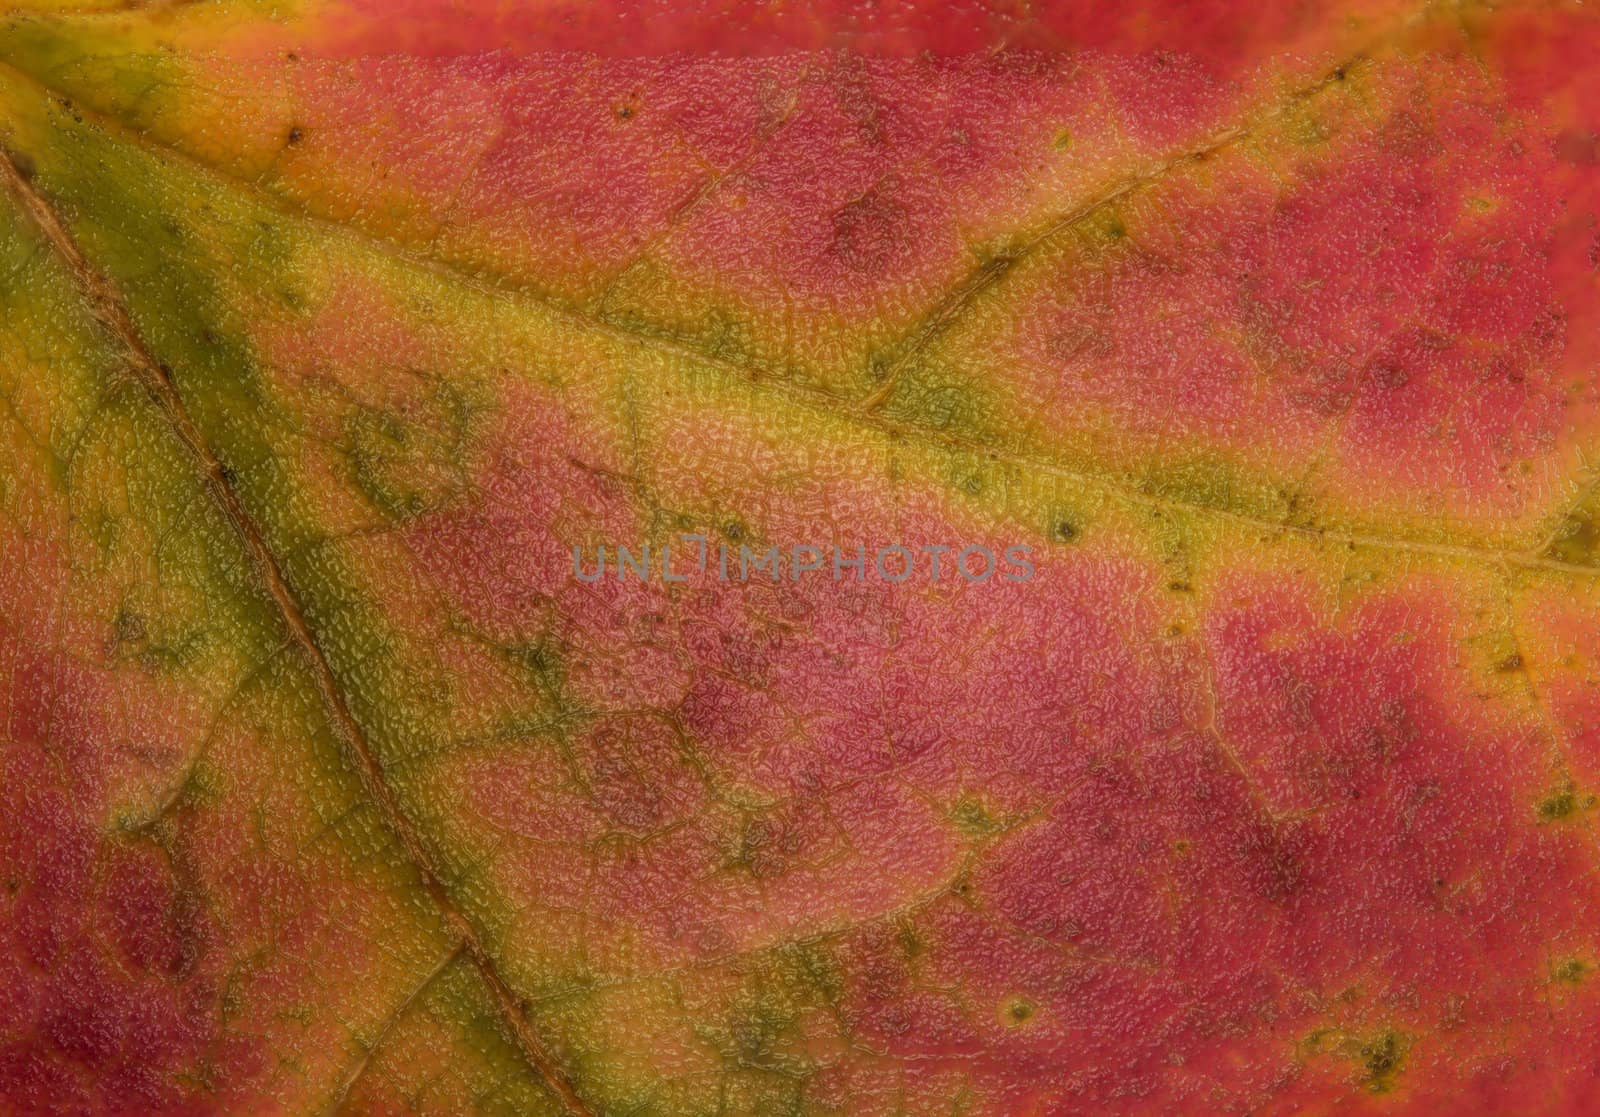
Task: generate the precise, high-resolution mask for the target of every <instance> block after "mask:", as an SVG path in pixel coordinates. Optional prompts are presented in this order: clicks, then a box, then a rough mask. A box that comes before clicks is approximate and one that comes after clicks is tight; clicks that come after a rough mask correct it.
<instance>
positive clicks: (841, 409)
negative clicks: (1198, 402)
mask: <svg viewBox="0 0 1600 1117" xmlns="http://www.w3.org/2000/svg"><path fill="white" fill-rule="evenodd" d="M1371 49H1372V48H1371V47H1370V46H1369V47H1368V48H1367V49H1366V50H1365V51H1363V52H1359V53H1358V54H1357V55H1355V56H1353V57H1354V58H1360V57H1364V56H1366V55H1367V54H1369V53H1370V52H1371ZM1352 64H1353V61H1347V62H1345V63H1344V64H1343V66H1345V67H1348V66H1349V65H1352ZM1339 68H1340V67H1334V68H1333V69H1332V70H1330V71H1329V72H1328V73H1327V74H1325V75H1324V76H1323V77H1321V78H1319V79H1318V80H1317V81H1316V82H1313V83H1309V84H1307V85H1305V86H1303V87H1301V88H1299V89H1296V90H1293V91H1291V92H1290V93H1289V94H1287V95H1285V96H1284V97H1283V98H1281V99H1280V100H1279V101H1278V102H1277V103H1276V104H1277V105H1279V106H1281V105H1284V104H1288V103H1289V102H1291V101H1293V100H1295V99H1297V98H1300V97H1304V96H1309V95H1312V94H1314V93H1315V92H1316V90H1318V89H1320V88H1322V87H1324V86H1325V85H1326V84H1327V83H1328V82H1329V81H1331V80H1334V78H1333V75H1334V74H1336V73H1337V71H1338V69H1339ZM0 71H4V72H6V73H8V74H11V75H13V76H15V77H16V78H17V79H18V80H20V81H23V82H25V83H26V84H28V85H30V86H32V87H34V88H37V89H39V90H41V91H43V92H45V93H46V94H48V95H50V96H53V97H57V98H59V97H63V96H65V94H64V93H63V92H62V91H61V90H59V89H58V88H56V87H55V86H52V85H51V84H49V83H48V82H46V81H44V80H43V79H41V78H39V77H38V76H36V75H34V74H32V73H29V72H27V71H24V70H21V69H18V68H17V67H16V66H14V65H12V64H10V63H6V62H0ZM74 111H76V112H78V113H80V114H82V115H84V116H85V117H88V118H91V119H92V120H93V123H94V125H95V126H96V127H98V128H101V129H103V130H104V131H106V132H107V133H109V134H111V135H112V136H114V137H116V138H119V139H122V140H125V141H127V142H129V143H132V144H134V145H135V146H137V147H139V148H141V149H143V150H145V151H147V152H151V153H153V154H155V155H156V156H157V157H159V158H163V159H168V160H171V161H174V162H177V163H179V164H181V165H183V166H184V167H186V168H188V169H189V170H191V171H192V172H195V173H198V174H202V175H205V176H207V177H209V178H212V179H213V180H216V181H218V182H219V183H220V184H222V185H224V186H225V187H227V188H230V189H232V190H234V191H236V192H238V193H240V194H242V195H244V196H245V197H247V198H248V199H250V200H251V202H253V203H254V204H257V205H261V206H263V207H266V208H269V209H271V210H273V211H274V212H276V213H279V214H282V215H283V216H285V217H286V218H289V219H292V220H295V221H300V222H303V223H305V224H306V225H309V226H311V227H313V228H316V229H319V230H323V231H325V232H327V233H329V234H330V235H333V236H339V237H344V238H347V239H353V240H355V241H358V242H359V243H361V244H363V245H366V246H368V247H369V248H370V249H372V250H373V251H376V252H378V253H381V254H382V255H384V256H386V257H388V258H389V259H392V260H394V261H396V262H397V263H400V264H402V265H404V266H406V267H408V268H412V269H416V270H419V271H422V272H425V273H428V274H431V275H434V276H436V277H439V278H440V279H441V280H442V281H443V282H446V283H449V284H454V285H456V286H460V287H463V288H466V289H468V290H471V291H473V292H475V293H477V294H479V295H483V296H487V297H490V298H495V299H501V300H511V301H516V302H523V303H526V304H530V305H534V306H537V307H538V308H539V309H540V310H541V311H543V312H544V313H547V314H550V315H552V316H554V317H556V318H558V319H560V320H562V321H564V322H565V323H566V324H568V325H569V326H571V327H572V328H574V329H580V330H584V331H587V332H590V333H593V334H600V335H603V336H606V337H610V338H612V339H615V340H620V341H623V342H625V343H629V344H634V345H640V346H644V347H646V348H649V349H653V350H655V351H657V352H660V353H664V354H668V355H671V356H675V357H678V358H685V359H688V360H690V361H692V362H694V363H697V364H699V365H702V366H705V367H709V368H715V369H719V370H721V371H724V372H727V373H730V374H732V375H734V376H737V377H739V378H740V379H743V380H746V381H748V382H749V383H751V384H752V385H754V386H755V387H756V388H758V389H759V390H761V391H763V392H767V393H770V394H772V395H775V396H779V397H782V398H784V399H785V400H786V401H788V402H790V403H793V404H797V405H799V406H801V407H804V408H806V409H808V410H811V411H816V412H820V413H822V414H824V415H827V416H830V417H833V418H836V419H843V420H845V421H846V422H849V423H851V424H853V425H856V426H859V427H862V428H864V429H869V430H873V431H876V432H877V433H879V434H885V435H892V436H897V437H901V438H905V439H908V440H911V441H916V442H920V443H923V444H924V445H927V446H931V447H935V448H942V449H945V450H955V451H958V452H961V453H966V454H973V455H976V456H978V457H981V458H983V459H984V460H987V461H990V462H995V463H999V464H1005V465H1011V466H1015V467H1018V468H1021V469H1025V470H1028V471H1030V472H1034V473H1039V474H1044V475H1048V476H1051V477H1055V478H1058V479H1061V480H1064V481H1069V482H1071V483H1073V484H1075V485H1079V486H1083V487H1085V488H1089V489H1095V490H1099V491H1101V492H1103V493H1105V494H1107V495H1109V496H1111V497H1113V498H1115V499H1117V500H1120V501H1122V502H1124V503H1126V504H1131V505H1134V506H1137V507H1144V508H1150V509H1156V510H1162V511H1170V512H1175V513H1177V512H1181V513H1183V514H1186V515H1194V516H1201V517H1211V518H1216V519H1220V520H1223V521H1225V522H1229V523H1234V524H1238V525H1241V526H1245V527H1249V528H1251V529H1254V530H1259V531H1268V532H1272V533H1276V534H1286V535H1294V536H1298V537H1301V538H1310V539H1318V540H1323V541H1326V542H1329V543H1333V544H1338V545H1348V546H1353V547H1356V548H1359V549H1363V550H1375V551H1389V552H1396V553H1409V554H1427V555H1436V556H1444V557H1451V558H1458V559H1465V560H1468V561H1475V562H1480V563H1483V564H1485V565H1491V566H1495V567H1500V568H1504V567H1508V566H1509V567H1515V568H1519V569H1526V570H1538V571H1547V572H1552V573H1559V574H1566V575H1575V576H1579V577H1585V578H1600V568H1597V567H1591V566H1585V565H1580V564H1576V563H1568V562H1562V561H1560V560H1557V559H1551V558H1547V557H1545V556H1544V555H1543V554H1542V553H1541V552H1542V551H1543V549H1544V541H1545V540H1548V539H1549V538H1550V537H1551V535H1552V533H1553V531H1556V530H1559V527H1560V525H1561V523H1562V522H1563V521H1564V520H1565V519H1566V517H1567V516H1568V515H1569V513H1570V509H1569V508H1568V507H1566V506H1564V505H1562V506H1557V507H1556V508H1555V509H1554V510H1553V511H1552V512H1550V513H1549V514H1548V516H1547V521H1548V522H1540V523H1535V524H1533V525H1532V526H1531V527H1530V530H1529V535H1530V537H1531V538H1532V539H1533V542H1532V543H1531V544H1530V545H1528V546H1526V547H1512V546H1495V545H1492V544H1483V543H1473V542H1468V541H1456V542H1451V541H1441V540H1440V539H1439V538H1437V537H1429V536H1424V535H1417V534H1407V533H1404V532H1363V531H1354V530H1341V529H1334V528H1327V527H1321V526H1318V525H1316V524H1314V523H1311V524H1304V523H1297V522H1294V521H1290V520H1282V519H1274V518H1271V517H1268V516H1262V515H1258V514H1255V513H1251V512H1247V511H1242V510H1239V509H1234V508H1226V507H1220V506H1218V505H1215V504H1207V503H1203V502H1199V501H1194V500H1186V499H1184V498H1182V497H1176V496H1162V495H1158V494H1154V493H1150V492H1147V491H1144V490H1143V489H1141V488H1140V487H1139V486H1138V485H1136V484H1131V483H1128V482H1125V481H1120V480H1118V479H1116V478H1114V477H1110V476H1106V475H1104V474H1099V473H1090V472H1085V471H1083V470H1080V469H1073V468H1071V467H1069V466H1066V465H1063V464H1062V463H1060V462H1059V461H1056V460H1053V459H1051V458H1049V457H1045V456H1041V455H1037V454H1028V453H1023V452H1018V451H1013V450H1005V449H1001V448H998V447H995V446H993V445H990V444H988V443H985V442H983V441H981V440H979V439H976V438H972V437H965V436H962V435H960V434H957V433H954V432H951V431H948V430H945V429H942V428H940V427H937V426H933V425H931V424H927V423H919V422H911V421H906V420H899V419H891V418H887V417H885V416H884V415H883V414H882V412H881V410H880V409H879V408H878V406H877V405H878V404H880V403H881V402H882V398H880V392H881V389H879V390H878V391H875V392H874V393H873V394H872V395H871V396H869V397H867V398H866V399H865V400H862V401H852V400H849V399H846V398H843V397H841V396H839V395H837V394H835V393H833V392H830V391H828V390H826V389H824V388H821V387H817V386H813V385H810V384H805V383H798V382H795V381H793V380H791V379H788V378H784V377H782V376H779V375H778V374H777V373H776V372H774V371H773V370H771V369H769V368H766V367H764V366H762V365H760V364H758V363H755V362H751V361H741V360H736V359H732V358H728V357H725V356H720V355H716V354H712V353H707V352H705V351H704V350H702V349H700V348H698V347H696V346H694V345H692V344H690V343H688V342H683V341H677V340H674V339H671V338H667V337H662V336H661V335H659V334H656V333H652V332H650V331H648V330H645V329H641V328H637V327H633V326H629V325H627V324H625V323H620V322H617V321H613V320H611V319H608V318H605V317H601V316H599V315H596V314H594V313H591V312H589V311H587V310H585V309H583V308H582V307H579V306H576V305H574V304H572V303H570V302H567V301H564V300H559V299H555V298H552V297H550V296H549V295H547V294H545V293H543V292H540V291H538V290H536V289H533V288H530V287H528V286H526V285H524V284H519V283H515V282H514V281H511V280H510V279H508V278H507V277H505V276H503V275H495V276H492V277H490V278H485V277H484V276H481V275H478V274H475V273H474V272H472V271H471V270H469V269H466V268H464V267H462V266H461V265H459V264H457V263H456V262H454V261H452V260H450V259H448V258H441V257H438V256H434V255H428V254H423V253H419V252H417V251H415V250H413V249H411V248H409V247H407V246H406V245H403V244H400V243H398V242H396V241H394V240H391V239H389V238H386V237H383V236H381V235H378V234H376V233H373V232H372V231H370V230H368V229H365V228H362V227H360V226H351V225H346V224H343V223H340V222H337V221H333V220H331V219H329V218H326V217H323V216H321V215H319V214H317V213H315V212H313V211H311V210H310V209H308V208H307V207H305V206H304V205H302V204H299V203H297V202H295V201H294V200H293V199H291V198H286V197H285V196H283V195H282V194H281V193H278V192H275V191H272V190H268V189H266V188H263V187H261V186H259V185H257V184H256V183H253V182H251V181H249V180H247V179H244V178H241V177H239V176H237V175H234V174H232V173H230V172H229V171H227V170H225V169H223V168H221V167H218V166H216V165H214V164H212V163H208V162H206V161H204V160H201V159H198V158H196V157H194V156H192V155H190V154H189V153H187V152H185V151H183V150H181V149H180V148H178V147H176V146H174V145H173V144H171V143H168V142H165V141H162V140H160V139H157V138H154V137H152V136H149V135H148V134H146V133H145V132H142V131H140V130H138V129H136V128H132V127H130V126H128V125H126V124H123V123H122V122H121V121H119V120H116V119H115V118H112V117H109V116H107V115H106V114H104V113H102V112H99V111H97V110H95V109H89V108H84V107H83V106H80V105H76V104H75V105H74ZM1275 111H1276V110H1275V109H1273V108H1271V107H1269V108H1267V109H1266V110H1264V111H1262V112H1261V118H1262V120H1263V121H1264V120H1265V119H1267V118H1269V117H1271V116H1272V115H1273V113H1274V112H1275ZM1260 126H1261V123H1260V122H1257V123H1256V124H1255V125H1253V126H1252V127H1251V128H1241V129H1236V130H1233V131H1232V132H1228V131H1226V130H1225V131H1224V132H1220V133H1214V134H1213V135H1211V136H1210V137H1208V138H1207V140H1206V141H1205V142H1204V143H1202V144H1200V145H1197V146H1196V147H1195V148H1194V149H1192V150H1191V151H1189V152H1186V153H1183V154H1181V155H1178V156H1175V157H1173V158H1172V159H1170V160H1168V161H1167V162H1165V163H1163V164H1161V165H1160V167H1159V168H1156V169H1155V170H1152V171H1147V172H1145V173H1144V174H1143V175H1135V176H1132V177H1130V178H1125V179H1122V180H1119V182H1118V183H1117V184H1115V185H1114V186H1112V187H1111V188H1108V189H1107V190H1106V191H1104V192H1102V193H1101V194H1100V195H1098V196H1097V197H1096V198H1095V199H1092V200H1090V201H1089V202H1086V203H1084V204H1082V205H1080V206H1079V207H1077V208H1076V209H1074V210H1073V211H1072V213H1071V214H1069V215H1067V216H1065V217H1063V218H1060V219H1057V220H1056V221H1055V222H1053V223H1051V224H1050V225H1049V226H1048V227H1047V228H1046V229H1045V231H1043V232H1041V233H1039V234H1036V235H1035V236H1034V237H1033V238H1032V239H1031V240H1029V241H1027V242H1025V244H1024V247H1023V248H1022V249H1020V250H1019V253H1021V254H1025V253H1029V252H1033V251H1035V250H1037V249H1038V248H1039V247H1041V246H1042V245H1044V244H1045V243H1047V242H1048V241H1049V240H1050V239H1052V238H1053V237H1055V236H1057V235H1059V234H1061V233H1062V232H1065V231H1068V230H1070V229H1071V228H1072V227H1073V226H1074V225H1075V224H1076V223H1078V222H1081V221H1082V220H1084V219H1086V218H1088V217H1091V216H1092V215H1093V214H1094V213H1096V212H1098V211H1099V210H1100V209H1101V208H1103V207H1104V206H1105V205H1106V204H1108V203H1109V202H1111V201H1114V200H1115V199H1116V198H1118V197H1121V196H1122V195H1124V194H1125V193H1127V192H1128V191H1129V190H1130V189H1145V188H1148V187H1149V186H1151V185H1153V184H1155V183H1156V182H1159V181H1161V179H1162V178H1163V177H1164V176H1165V175H1167V174H1170V173H1172V172H1173V171H1175V170H1177V169H1179V168H1181V167H1184V166H1188V165H1190V164H1192V163H1193V162H1194V161H1195V160H1196V159H1199V158H1202V157H1203V156H1204V155H1205V154H1206V153H1208V152H1210V151H1212V150H1216V149H1218V148H1220V147H1227V146H1232V145H1236V144H1238V143H1241V142H1245V141H1247V140H1248V139H1249V137H1250V135H1252V134H1253V131H1254V129H1256V128H1259V127H1260ZM80 255H81V254H80ZM1021 258H1023V256H1022V255H1020V254H1019V255H1017V256H1014V257H1013V258H1012V259H1011V260H1010V262H1009V263H1008V265H1007V266H1006V267H1004V268H980V269H979V270H978V271H977V272H976V273H973V274H969V275H968V276H967V277H966V278H964V279H963V280H962V281H961V282H960V283H959V284H957V285H955V286H954V287H953V288H951V290H950V291H948V292H947V293H946V294H945V295H944V296H942V297H941V298H939V299H936V300H935V301H934V303H933V307H932V309H931V310H930V311H929V312H928V313H927V314H925V315H924V316H923V317H922V318H921V319H920V320H919V321H918V323H917V324H916V325H914V326H913V327H912V328H911V329H910V330H908V331H907V332H906V333H905V334H904V335H902V337H901V338H899V339H898V340H897V341H896V342H894V343H891V344H890V346H889V347H888V348H889V351H895V352H900V353H901V354H903V356H902V357H901V358H900V359H898V360H897V361H896V366H892V367H897V366H898V365H900V364H902V363H903V362H904V361H905V360H907V359H909V355H910V354H914V352H915V351H916V350H917V349H919V348H920V347H922V346H924V345H926V344H929V343H930V342H931V341H932V340H933V339H934V338H935V337H937V336H938V335H939V334H942V333H943V332H945V331H946V330H948V329H949V327H950V326H951V325H952V324H953V323H954V322H955V321H956V320H958V318H959V317H960V315H961V314H962V313H963V312H964V310H965V308H966V307H967V306H969V305H971V304H972V302H973V301H974V300H975V299H976V297H977V295H978V294H980V293H981V292H982V291H983V290H986V289H988V288H989V287H992V286H993V285H994V284H995V283H998V282H1000V281H1002V280H1003V279H1004V277H1005V275H1007V274H1009V273H1010V272H1011V271H1013V270H1014V268H1015V265H1016V263H1017V262H1019V261H1020V259H1021Z"/></svg>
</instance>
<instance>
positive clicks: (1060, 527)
mask: <svg viewBox="0 0 1600 1117" xmlns="http://www.w3.org/2000/svg"><path fill="white" fill-rule="evenodd" d="M1050 538H1051V539H1054V540H1055V541H1056V542H1057V543H1071V542H1072V541H1073V540H1074V539H1076V538H1078V527H1077V525H1076V524H1074V523H1073V522H1072V521H1071V520H1057V521H1056V522H1055V523H1054V524H1053V525H1052V526H1051V528H1050Z"/></svg>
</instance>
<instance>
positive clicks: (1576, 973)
mask: <svg viewBox="0 0 1600 1117" xmlns="http://www.w3.org/2000/svg"><path fill="white" fill-rule="evenodd" d="M1593 972H1594V967H1593V966H1592V965H1590V964H1589V963H1588V962H1585V961H1584V960H1583V959H1582V958H1567V959H1565V960H1563V961H1561V962H1558V963H1557V964H1556V965H1555V966H1553V967H1551V970H1550V979H1551V980H1552V981H1554V982H1557V983H1559V984H1561V985H1577V984H1579V983H1580V982H1581V981H1583V979H1584V978H1586V977H1588V976H1589V975H1590V974H1591V973H1593Z"/></svg>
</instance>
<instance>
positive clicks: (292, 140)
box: [289, 124, 305, 147]
mask: <svg viewBox="0 0 1600 1117" xmlns="http://www.w3.org/2000/svg"><path fill="white" fill-rule="evenodd" d="M304 138H305V133H304V132H302V131H301V130H300V126H299V125H298V124H296V125H295V126H294V127H293V128H290V129H289V145H290V146H291V147H292V146H294V145H295V144H297V143H299V142H300V141H301V140H302V139H304Z"/></svg>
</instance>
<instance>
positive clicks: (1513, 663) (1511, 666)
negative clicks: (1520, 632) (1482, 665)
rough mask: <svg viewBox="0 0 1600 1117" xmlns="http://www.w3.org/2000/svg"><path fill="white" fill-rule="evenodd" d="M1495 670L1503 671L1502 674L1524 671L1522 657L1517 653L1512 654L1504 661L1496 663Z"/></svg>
mask: <svg viewBox="0 0 1600 1117" xmlns="http://www.w3.org/2000/svg"><path fill="white" fill-rule="evenodd" d="M1494 669H1495V670H1496V671H1501V672H1509V671H1521V670H1522V656H1521V655H1519V654H1518V653H1516V652H1512V653H1511V654H1510V655H1508V656H1506V657H1505V658H1504V659H1502V660H1501V661H1500V662H1499V663H1496V664H1495V665H1494Z"/></svg>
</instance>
